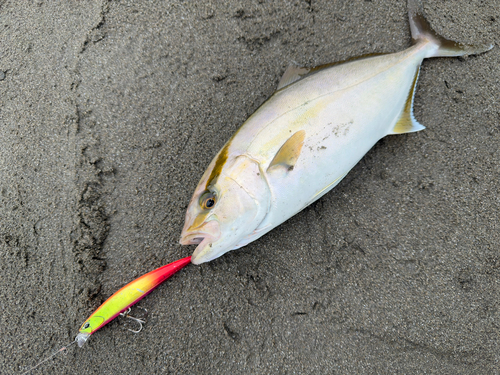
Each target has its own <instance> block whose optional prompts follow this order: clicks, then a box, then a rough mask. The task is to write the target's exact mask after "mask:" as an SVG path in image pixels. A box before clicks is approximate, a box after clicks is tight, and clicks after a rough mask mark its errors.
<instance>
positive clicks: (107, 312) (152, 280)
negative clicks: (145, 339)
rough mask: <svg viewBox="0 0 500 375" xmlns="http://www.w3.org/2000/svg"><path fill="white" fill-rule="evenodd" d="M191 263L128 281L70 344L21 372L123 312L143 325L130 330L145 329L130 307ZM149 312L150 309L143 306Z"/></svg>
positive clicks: (85, 337)
mask: <svg viewBox="0 0 500 375" xmlns="http://www.w3.org/2000/svg"><path fill="white" fill-rule="evenodd" d="M189 263H191V257H190V256H189V257H186V258H182V259H179V260H177V261H175V262H172V263H169V264H167V265H165V266H163V267H160V268H157V269H155V270H153V271H151V272H148V273H146V274H145V275H142V276H141V277H138V278H137V279H135V280H134V281H132V282H130V283H128V284H127V285H125V286H124V287H123V288H121V289H120V290H118V291H117V292H116V293H115V294H113V295H112V296H111V297H109V298H108V299H107V300H106V301H105V302H104V303H103V304H102V305H101V306H99V308H98V309H97V310H96V311H94V312H93V313H92V315H90V316H89V317H88V318H87V320H86V321H85V322H84V323H83V324H82V325H81V327H80V330H79V332H78V335H76V337H75V340H74V341H73V342H71V343H70V344H68V345H66V346H63V347H62V348H61V349H59V350H58V351H57V352H55V353H54V354H52V355H51V356H49V357H47V358H46V359H44V360H43V361H41V362H39V363H38V364H37V365H36V366H34V367H32V368H30V369H29V370H27V371H25V372H23V373H22V375H25V374H28V373H29V372H30V371H32V370H34V369H36V368H37V367H38V366H40V365H41V364H43V363H45V362H47V361H48V360H50V359H51V358H53V357H54V356H56V355H57V354H59V353H61V352H64V351H65V350H67V349H68V348H69V347H70V346H71V345H73V344H75V343H77V344H78V346H79V347H82V346H83V344H85V342H86V341H87V340H88V338H89V337H90V335H92V334H93V333H94V332H95V331H97V330H98V329H100V328H102V327H104V326H105V325H106V324H108V323H109V322H110V321H112V320H113V319H114V318H116V317H117V316H118V315H122V316H124V317H126V318H129V319H132V320H133V321H135V322H136V323H138V324H139V325H140V328H139V329H138V330H132V329H128V330H129V331H131V332H134V333H139V332H140V331H141V330H142V327H143V326H142V325H143V324H144V323H146V321H145V320H144V319H140V318H134V317H132V316H130V315H128V313H129V312H130V306H132V305H135V304H136V303H137V302H139V301H140V300H141V299H143V298H144V297H146V296H147V295H148V294H149V293H151V292H152V291H153V289H154V288H156V287H157V286H158V285H160V284H161V283H162V282H164V281H165V280H167V279H168V278H170V277H171V276H172V275H173V274H174V273H176V272H178V271H180V270H181V269H183V268H184V267H185V266H187V265H188V264H189ZM142 309H143V310H145V311H146V315H147V312H148V311H147V310H146V309H144V308H142Z"/></svg>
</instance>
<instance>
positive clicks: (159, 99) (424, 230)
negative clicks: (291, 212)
mask: <svg viewBox="0 0 500 375" xmlns="http://www.w3.org/2000/svg"><path fill="white" fill-rule="evenodd" d="M425 9H426V12H427V15H428V18H429V20H430V22H431V24H432V25H433V26H434V27H435V29H437V30H438V31H439V32H440V33H442V34H443V35H445V36H447V37H449V38H453V39H455V40H459V41H463V42H492V43H496V44H497V46H496V47H495V48H494V49H493V50H492V51H490V52H488V53H486V54H483V55H480V56H472V57H464V58H438V59H429V60H425V61H424V63H423V66H422V70H421V75H420V81H419V84H418V89H417V93H416V97H415V115H416V117H417V119H418V120H419V121H420V122H421V123H422V124H424V125H425V126H426V127H427V129H426V130H425V131H423V132H419V133H415V134H408V135H400V136H389V137H386V138H384V139H382V140H381V141H380V142H378V143H377V145H376V146H375V147H374V148H373V149H372V150H371V151H370V152H369V153H368V154H367V155H366V156H365V157H364V158H363V159H362V161H361V162H360V163H359V164H358V165H357V166H356V167H355V168H354V169H353V170H352V171H351V172H350V173H349V174H348V175H347V177H346V178H345V179H344V180H343V181H342V182H341V183H340V185H339V186H338V187H337V188H335V189H334V190H333V191H332V192H330V193H329V194H327V195H326V196H325V197H323V198H322V199H321V200H319V201H318V202H316V203H314V204H313V205H311V206H310V207H308V208H306V209H304V210H303V211H302V212H300V213H299V214H297V215H296V216H294V217H293V218H291V219H290V220H288V221H287V222H286V223H284V224H282V225H281V226H279V227H278V228H277V229H274V230H273V231H272V232H270V233H269V234H267V235H266V236H264V237H263V238H261V239H259V240H257V241H256V242H254V243H251V244H250V245H248V246H246V247H245V248H243V249H240V250H238V251H234V252H230V253H228V254H226V255H224V256H223V257H221V258H219V259H216V260H215V261H213V262H210V263H207V264H203V265H201V266H194V265H190V266H188V267H186V268H185V269H183V270H182V271H181V272H179V273H178V274H176V275H175V276H174V277H173V278H171V279H170V280H169V281H167V282H166V283H165V284H163V285H161V286H160V287H159V288H158V289H157V290H155V291H154V292H153V293H152V294H150V295H149V296H148V297H147V298H145V299H144V300H142V301H141V302H140V304H139V306H141V307H142V308H144V309H147V311H148V317H147V323H146V325H145V327H144V329H143V330H142V332H140V333H139V334H133V333H131V332H129V331H127V330H126V328H135V326H134V325H132V324H131V322H127V319H124V318H118V319H116V320H115V321H113V322H112V323H110V324H108V325H107V326H106V327H104V328H103V329H101V330H100V331H98V332H97V333H95V334H94V335H93V336H92V337H91V338H90V339H89V341H88V342H87V343H86V344H85V346H84V347H83V348H78V347H76V346H73V347H71V348H70V349H69V350H68V351H67V355H59V356H58V357H56V358H54V359H52V360H50V361H48V362H47V363H44V364H43V365H41V366H40V367H39V368H38V369H37V370H36V371H33V372H32V374H139V373H142V374H168V373H175V374H355V373H365V374H367V373H379V374H382V373H439V374H446V373H454V374H492V373H500V331H499V330H500V328H499V327H500V302H499V301H500V249H499V244H500V235H499V229H500V228H499V224H498V212H499V211H500V199H499V196H498V190H499V182H498V181H499V177H500V152H499V145H500V125H499V124H500V105H499V104H498V98H499V92H500V48H499V47H498V44H499V41H500V40H499V35H500V2H499V1H498V0H489V1H482V2H481V1H467V0H449V1H446V2H444V1H443V2H430V1H429V2H427V3H426V5H425ZM410 43H411V39H410V31H409V26H408V18H407V7H406V2H405V1H402V0H372V1H369V0H353V1H347V0H346V1H314V0H313V1H299V0H294V1H286V2H285V1H243V0H230V1H209V2H194V1H191V2H190V1H182V0H170V1H164V2H160V1H135V2H132V1H119V2H106V1H102V2H99V1H94V0H87V1H78V2H76V1H67V2H66V1H65V2H52V1H41V0H40V1H30V2H28V1H1V2H0V269H1V272H2V275H1V278H0V326H1V327H2V328H1V332H2V333H1V339H0V353H1V355H0V373H1V374H17V373H21V372H22V371H25V370H27V369H28V368H29V367H30V366H32V365H34V364H36V363H37V362H38V361H40V360H41V359H43V358H45V357H47V356H49V355H50V354H51V353H53V352H54V351H57V350H58V349H59V348H61V347H62V346H64V345H66V344H68V343H70V342H71V341H72V340H73V339H74V337H75V336H76V334H77V332H78V328H79V326H80V324H81V323H82V322H83V321H84V320H85V319H86V318H87V317H88V316H89V315H90V314H91V313H92V311H93V310H94V309H95V308H97V307H98V306H99V305H100V303H102V302H103V301H104V300H105V299H106V298H107V297H109V296H110V295H111V294H113V293H114V292H115V291H116V290H117V289H119V288H120V287H121V286H123V285H125V284H126V283H128V282H129V281H131V280H133V279H134V278H136V277H138V276H140V275H142V274H144V273H146V272H148V271H150V270H152V269H154V268H157V267H159V266H161V265H163V264H166V263H170V262H172V261H174V260H177V259H179V258H181V257H184V256H188V255H190V254H191V253H192V251H193V250H194V246H190V247H184V246H181V245H179V244H178V240H179V237H180V232H181V229H182V225H183V222H184V214H185V209H186V207H187V204H188V202H189V199H190V198H191V194H192V192H193V191H194V188H195V187H196V185H197V182H198V180H199V178H200V177H201V175H202V173H203V172H204V170H205V168H206V167H207V165H208V164H209V162H210V160H211V159H212V158H213V156H214V155H215V154H216V153H217V152H218V150H219V149H220V148H221V147H222V146H223V145H224V143H225V142H226V141H227V140H228V139H229V137H230V136H231V135H232V134H233V133H234V131H235V130H236V129H237V128H238V127H239V126H240V125H241V124H242V122H243V121H244V120H245V119H246V118H247V117H248V116H249V115H250V114H251V113H252V112H254V111H255V110H256V109H257V108H258V107H259V105H260V104H261V103H263V102H264V101H265V100H266V99H267V98H268V97H269V96H270V95H272V93H273V91H274V90H275V88H276V85H277V83H278V81H279V79H280V77H281V75H282V74H283V72H284V71H285V69H286V67H287V66H288V65H290V64H295V63H296V64H298V65H303V66H315V65H320V64H325V63H329V62H333V61H339V60H344V59H346V58H350V57H353V56H359V55H363V54H368V53H381V52H396V51H399V50H402V49H404V48H407V47H408V46H410ZM332 162H334V161H332ZM132 314H133V315H137V316H140V315H143V314H144V310H142V309H139V308H133V309H132Z"/></svg>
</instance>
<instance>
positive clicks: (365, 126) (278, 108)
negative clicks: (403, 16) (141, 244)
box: [180, 0, 493, 264]
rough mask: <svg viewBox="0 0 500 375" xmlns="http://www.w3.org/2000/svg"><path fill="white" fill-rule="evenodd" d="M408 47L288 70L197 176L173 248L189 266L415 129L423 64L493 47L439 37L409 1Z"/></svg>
mask: <svg viewBox="0 0 500 375" xmlns="http://www.w3.org/2000/svg"><path fill="white" fill-rule="evenodd" d="M408 14H409V20H410V29H411V35H412V38H413V45H412V46H411V47H409V48H408V49H406V50H404V51H401V52H397V53H391V54H383V55H378V56H371V57H361V58H358V59H354V60H349V61H347V62H343V63H334V64H328V65H324V66H321V67H316V68H312V69H310V68H298V67H295V66H292V67H289V68H288V69H287V70H286V71H285V73H284V75H283V77H282V78H281V81H280V82H279V85H278V89H277V91H276V92H275V93H274V95H273V96H271V97H270V98H269V99H268V100H267V101H266V102H265V103H264V104H262V105H261V106H260V107H259V109H257V111H256V112H255V113H254V114H252V115H251V116H250V117H249V118H248V119H247V120H246V121H245V122H244V123H243V125H242V126H241V128H240V129H239V130H237V131H236V133H235V134H234V135H233V136H232V137H231V139H229V141H227V143H226V144H225V146H224V147H223V148H222V149H221V150H220V151H219V153H218V154H217V155H216V156H215V158H214V159H213V161H212V162H211V163H210V165H209V166H208V168H207V170H206V171H205V174H204V175H203V176H202V178H201V180H200V182H199V184H198V186H197V187H196V190H195V192H194V194H193V197H192V199H191V202H190V203H189V206H188V209H187V212H186V221H185V224H184V229H183V231H182V235H181V241H180V242H181V244H183V245H190V244H197V245H198V246H197V248H196V250H195V251H194V253H193V255H192V257H193V259H192V263H193V264H200V263H204V262H209V261H211V260H213V259H215V258H217V257H219V256H221V255H222V254H224V253H226V252H228V251H230V250H234V249H238V248H240V247H242V246H245V245H247V244H248V243H250V242H252V241H255V240H256V239H258V238H259V237H261V236H263V235H264V234H266V233H267V232H269V231H270V230H272V229H273V228H275V227H276V226H278V225H280V224H281V223H283V222H284V221H285V220H287V219H289V218H290V217H291V216H293V215H295V214H296V213H297V212H299V211H301V210H302V209H303V208H305V207H307V206H308V205H310V204H311V203H313V202H315V201H316V200H317V199H319V198H321V197H322V196H323V195H324V194H326V193H327V192H328V191H330V190H331V189H333V188H334V187H335V186H336V185H337V184H338V183H339V182H340V181H341V180H342V179H343V178H344V176H345V175H346V174H347V173H348V172H349V171H350V170H351V169H352V168H353V167H354V166H355V165H356V164H357V163H358V161H359V160H361V158H362V157H363V156H364V155H365V154H366V153H367V152H368V151H369V150H370V149H371V148H372V147H373V146H374V145H375V144H376V143H377V142H378V140H379V139H381V138H383V137H385V136H387V135H389V134H403V133H410V132H416V131H419V130H422V129H424V126H423V125H421V124H420V123H418V121H417V120H416V119H415V117H414V116H413V98H414V96H415V88H416V86H417V80H418V74H419V71H420V65H421V63H422V60H424V59H426V58H430V57H439V56H462V55H471V54H478V53H482V52H485V51H488V50H490V49H491V48H492V47H493V45H492V44H485V45H465V44H462V43H457V42H454V41H452V40H448V39H445V38H444V37H442V36H440V35H438V34H437V33H436V32H435V31H434V30H433V29H432V28H431V26H430V24H429V23H428V22H427V20H426V19H425V18H424V15H423V11H422V4H421V1H420V0H408Z"/></svg>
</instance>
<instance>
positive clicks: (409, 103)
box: [389, 67, 425, 134]
mask: <svg viewBox="0 0 500 375" xmlns="http://www.w3.org/2000/svg"><path fill="white" fill-rule="evenodd" d="M419 73H420V67H419V68H418V69H417V72H416V73H415V78H414V79H413V84H412V86H411V88H410V92H409V93H408V98H407V99H406V103H405V106H404V108H403V112H402V113H401V117H400V118H399V120H398V122H396V125H394V128H393V129H392V131H391V132H390V133H389V134H403V133H413V132H418V131H420V130H424V129H425V126H423V125H422V124H420V123H419V122H418V121H417V120H416V119H415V116H413V98H414V97H415V88H416V87H417V81H418V75H419Z"/></svg>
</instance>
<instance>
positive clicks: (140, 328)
mask: <svg viewBox="0 0 500 375" xmlns="http://www.w3.org/2000/svg"><path fill="white" fill-rule="evenodd" d="M137 307H138V308H140V309H142V310H144V311H146V315H147V314H148V310H146V309H145V308H144V307H139V306H137ZM130 310H131V308H130V307H129V308H128V309H127V311H124V312H122V313H121V314H120V316H123V317H124V318H128V319H131V320H132V321H134V322H136V323H138V324H139V329H138V330H133V329H130V328H127V329H128V330H129V331H130V332H132V333H139V332H141V331H142V328H143V326H142V325H143V324H146V319H141V318H134V317H133V316H130V315H129V314H130Z"/></svg>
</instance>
